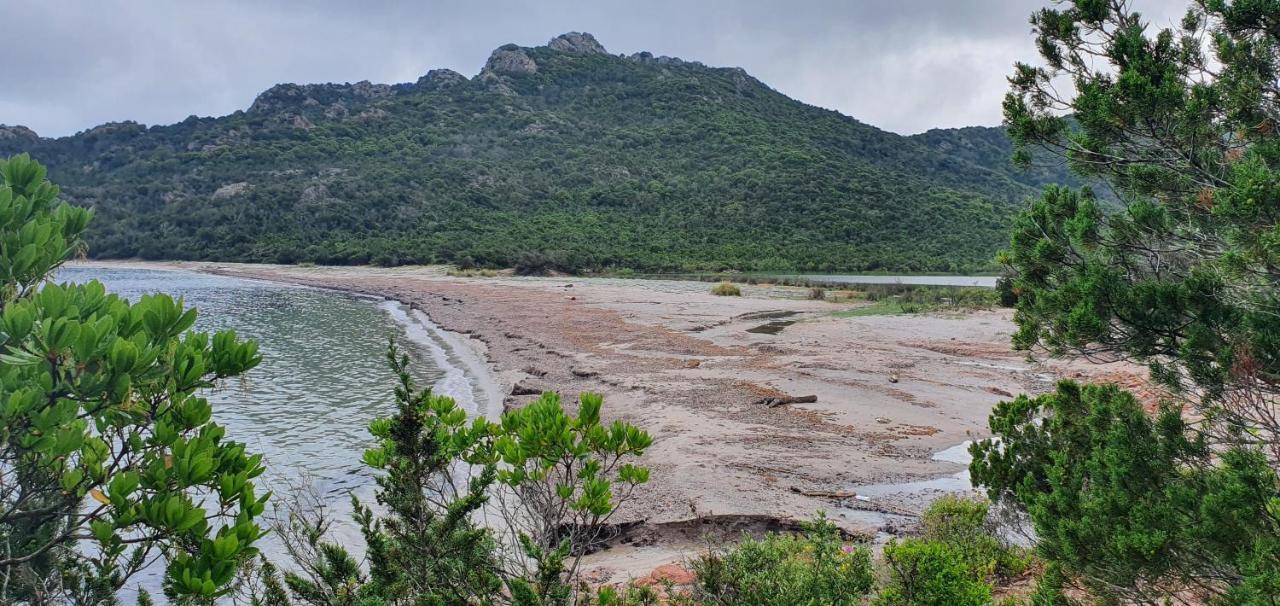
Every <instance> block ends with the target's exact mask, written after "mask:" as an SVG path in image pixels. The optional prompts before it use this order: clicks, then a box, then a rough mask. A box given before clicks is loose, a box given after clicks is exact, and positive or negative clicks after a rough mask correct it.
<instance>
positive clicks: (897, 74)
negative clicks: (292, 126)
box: [0, 0, 1185, 136]
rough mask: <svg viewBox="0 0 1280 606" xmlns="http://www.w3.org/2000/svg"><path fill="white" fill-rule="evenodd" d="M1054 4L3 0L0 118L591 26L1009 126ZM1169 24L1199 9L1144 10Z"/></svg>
mask: <svg viewBox="0 0 1280 606" xmlns="http://www.w3.org/2000/svg"><path fill="white" fill-rule="evenodd" d="M1047 2H1048V0H900V1H896V2H895V1H892V0H878V1H873V0H845V1H840V0H791V1H785V0H771V1H766V0H739V1H729V0H703V1H694V0H684V1H677V0H652V1H649V2H635V1H632V2H621V1H606V0H597V1H594V2H588V1H581V2H572V1H555V0H543V1H538V2H535V1H531V0H512V1H496V0H493V1H487V2H469V1H461V0H459V1H454V2H439V1H425V0H420V1H414V2H391V1H378V0H365V1H364V2H350V1H349V0H342V1H337V0H312V1H303V0H277V1H274V2H272V1H261V0H260V1H250V0H206V1H203V2H195V1H191V2H186V1H181V0H173V1H162V0H153V1H144V0H103V1H90V0H44V1H42V2H39V3H18V2H0V23H5V24H6V27H5V36H6V45H5V46H6V55H7V56H6V61H5V63H6V68H5V72H6V73H5V80H6V82H5V85H4V86H3V88H2V89H0V123H6V124H24V125H27V126H30V127H31V128H33V129H35V130H36V131H37V132H39V133H41V134H42V135H46V136H58V135H66V134H70V133H73V132H76V131H79V130H83V129H85V128H89V127H92V126H94V125H96V124H100V123H102V122H107V121H115V120H137V121H139V122H143V123H147V124H166V123H172V122H176V121H178V120H181V119H183V118H185V117H186V116H187V115H190V114H196V115H202V116H205V115H223V114H227V113H231V112H233V111H235V110H237V109H244V108H247V107H248V106H249V104H250V103H251V102H252V100H253V98H254V96H256V95H257V94H258V93H259V92H261V91H262V90H265V89H266V88H268V87H270V86H271V85H273V84H276V83H280V82H298V83H309V82H346V81H357V80H372V81H374V82H405V81H412V80H415V79H416V78H417V77H418V76H419V75H421V74H423V73H425V72H426V71H427V70H429V69H433V68H440V67H446V68H450V69H454V70H457V71H460V72H462V73H464V74H468V75H470V74H474V73H476V72H477V71H479V69H480V66H481V65H483V63H484V60H485V58H486V57H487V56H488V54H489V51H491V50H492V49H493V48H495V47H497V46H499V45H501V44H504V43H508V42H514V43H517V44H522V45H536V44H543V43H545V42H546V41H547V40H549V39H550V38H551V37H553V36H555V35H557V34H559V33H563V32H566V31H572V30H577V31H589V32H592V33H594V34H595V35H596V37H597V38H598V39H599V40H600V41H601V42H602V43H603V44H604V45H605V46H606V47H607V48H608V49H609V50H610V51H611V52H615V53H631V52H635V51H640V50H647V51H651V52H653V53H655V54H665V55H673V56H679V57H682V58H685V59H690V60H697V61H702V62H704V63H707V64H709V65H726V66H740V67H743V68H745V69H746V70H747V71H748V72H751V73H752V74H753V75H755V76H756V77H757V78H759V79H760V80H762V81H764V82H765V83H767V84H769V85H770V86H773V87H774V88H776V89H777V90H779V91H781V92H783V93H785V94H787V95H790V96H792V97H795V98H797V99H800V100H802V101H805V102H807V103H811V104H814V105H819V106H823V107H828V108H831V109H835V110H838V111H840V112H842V113H845V114H848V115H851V116H853V117H855V118H857V119H859V120H862V121H864V122H868V123H870V124H874V125H876V126H879V127H881V128H886V129H889V130H893V131H896V132H902V133H914V132H920V131H923V130H926V129H928V128H932V127H950V126H963V125H970V124H995V123H997V122H999V102H1000V98H1001V96H1002V95H1003V92H1004V87H1005V83H1004V77H1005V75H1006V74H1007V73H1008V72H1009V71H1010V67H1011V65H1012V64H1013V62H1014V61H1016V60H1020V59H1021V60H1025V59H1031V58H1033V57H1034V47H1033V44H1032V40H1031V37H1030V32H1029V26H1028V25H1027V17H1028V16H1029V15H1030V14H1031V12H1032V11H1034V10H1035V9H1037V8H1039V7H1041V6H1044V5H1045V4H1046V3H1047ZM1137 5H1138V7H1139V8H1140V9H1143V10H1146V11H1147V12H1149V13H1151V15H1152V17H1153V20H1154V21H1156V22H1157V23H1167V22H1168V21H1169V20H1171V19H1174V18H1176V17H1177V15H1178V14H1179V13H1180V12H1181V10H1182V7H1184V6H1185V0H1137Z"/></svg>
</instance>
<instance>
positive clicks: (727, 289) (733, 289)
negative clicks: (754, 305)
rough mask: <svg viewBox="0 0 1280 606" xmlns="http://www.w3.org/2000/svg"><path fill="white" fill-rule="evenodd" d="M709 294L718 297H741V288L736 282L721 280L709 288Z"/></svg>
mask: <svg viewBox="0 0 1280 606" xmlns="http://www.w3.org/2000/svg"><path fill="white" fill-rule="evenodd" d="M711 294H713V295H716V296H718V297H741V296H742V290H741V289H739V288H738V286H737V285H736V284H732V283H730V282H721V283H719V284H716V285H715V286H713V287H712V288H711Z"/></svg>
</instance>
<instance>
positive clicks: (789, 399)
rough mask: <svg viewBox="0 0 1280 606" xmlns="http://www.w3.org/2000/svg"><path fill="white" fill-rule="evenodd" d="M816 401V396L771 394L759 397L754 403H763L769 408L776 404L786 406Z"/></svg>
mask: <svg viewBox="0 0 1280 606" xmlns="http://www.w3.org/2000/svg"><path fill="white" fill-rule="evenodd" d="M817 401H818V396H772V397H768V398H761V399H760V400H759V401H757V402H756V404H764V405H765V406H768V407H769V408H774V407H777V406H786V405H787V404H813V403H814V402H817Z"/></svg>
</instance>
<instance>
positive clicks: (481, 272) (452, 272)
mask: <svg viewBox="0 0 1280 606" xmlns="http://www.w3.org/2000/svg"><path fill="white" fill-rule="evenodd" d="M444 273H445V275H447V276H450V277H453V278H496V277H498V272H497V271H495V270H492V269H479V268H470V269H462V268H450V269H448V270H445V272H444Z"/></svg>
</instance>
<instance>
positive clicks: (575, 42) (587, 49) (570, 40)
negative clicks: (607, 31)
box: [547, 32, 609, 55]
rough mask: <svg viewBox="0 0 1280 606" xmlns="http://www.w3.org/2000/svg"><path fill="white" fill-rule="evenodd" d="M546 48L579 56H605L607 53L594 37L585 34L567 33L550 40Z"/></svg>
mask: <svg viewBox="0 0 1280 606" xmlns="http://www.w3.org/2000/svg"><path fill="white" fill-rule="evenodd" d="M547 46H548V47H550V48H551V49H552V50H558V51H560V52H565V53H577V54H580V55H607V54H609V51H607V50H605V48H604V46H603V45H601V44H600V42H599V41H597V40H596V37H595V36H592V35H591V34H588V33H586V32H569V33H566V34H560V35H559V36H556V37H555V38H552V39H551V42H548V43H547Z"/></svg>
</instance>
